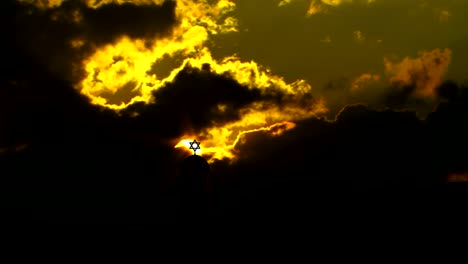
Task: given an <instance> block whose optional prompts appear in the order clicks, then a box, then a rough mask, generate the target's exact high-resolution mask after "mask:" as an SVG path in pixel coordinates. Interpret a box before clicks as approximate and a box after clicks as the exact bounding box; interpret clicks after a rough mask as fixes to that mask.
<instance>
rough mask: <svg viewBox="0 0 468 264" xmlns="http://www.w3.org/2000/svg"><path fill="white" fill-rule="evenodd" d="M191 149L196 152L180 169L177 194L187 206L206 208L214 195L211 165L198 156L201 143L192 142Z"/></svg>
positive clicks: (186, 159)
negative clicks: (211, 195)
mask: <svg viewBox="0 0 468 264" xmlns="http://www.w3.org/2000/svg"><path fill="white" fill-rule="evenodd" d="M190 149H192V150H193V151H194V153H193V155H191V156H188V157H186V158H185V159H184V160H183V161H182V163H181V164H180V167H179V173H178V175H177V184H176V185H177V193H178V195H179V198H181V199H182V200H181V201H182V202H183V203H184V204H185V205H188V206H191V207H206V206H209V203H210V194H211V193H212V182H211V179H210V165H209V164H208V162H207V161H206V160H205V159H204V158H203V157H202V156H198V155H196V151H197V150H199V149H200V142H197V141H196V140H194V141H193V142H190Z"/></svg>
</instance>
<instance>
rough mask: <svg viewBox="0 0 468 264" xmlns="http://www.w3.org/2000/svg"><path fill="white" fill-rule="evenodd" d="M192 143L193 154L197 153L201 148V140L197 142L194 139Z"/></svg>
mask: <svg viewBox="0 0 468 264" xmlns="http://www.w3.org/2000/svg"><path fill="white" fill-rule="evenodd" d="M189 143H190V148H189V149H192V150H193V155H197V149H200V142H197V140H195V139H194V140H193V142H189Z"/></svg>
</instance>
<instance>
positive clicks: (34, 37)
mask: <svg viewBox="0 0 468 264" xmlns="http://www.w3.org/2000/svg"><path fill="white" fill-rule="evenodd" d="M175 5H176V4H175V2H174V1H165V2H164V3H163V4H162V5H133V4H130V3H125V4H121V5H119V4H107V5H103V6H102V7H100V8H90V7H88V6H86V5H85V4H84V3H83V1H77V0H74V1H64V2H63V3H62V5H60V6H59V7H55V8H49V9H42V8H37V7H36V6H34V5H30V4H24V3H23V4H21V3H18V2H17V1H12V0H8V1H5V3H3V2H2V7H1V8H2V11H1V12H2V15H5V16H4V17H3V19H4V21H3V23H2V26H3V27H4V28H6V29H7V31H8V33H7V34H6V39H10V40H11V42H12V43H13V42H14V43H15V45H17V46H18V47H20V48H21V49H24V50H25V52H27V54H28V56H30V59H33V60H36V61H37V62H40V63H42V64H44V66H46V67H47V70H49V71H51V72H53V73H54V74H57V75H59V76H61V77H62V78H64V79H66V80H73V81H78V80H80V78H81V77H82V75H81V74H80V70H81V68H80V65H79V64H80V63H81V60H83V59H84V58H85V57H86V56H87V55H89V54H91V53H92V52H93V51H94V50H95V48H96V47H99V46H102V45H105V44H110V43H113V42H114V41H116V40H117V39H118V38H120V37H122V36H128V37H130V38H134V39H142V40H145V41H148V42H147V44H148V45H150V44H151V40H154V39H155V38H160V37H164V36H168V35H170V34H171V33H172V29H173V28H174V26H176V25H177V23H178V21H177V20H176V17H175ZM11 14H15V16H12V15H11ZM4 36H5V35H4ZM73 43H75V44H73ZM74 45H75V46H74Z"/></svg>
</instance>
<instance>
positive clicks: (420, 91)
mask: <svg viewBox="0 0 468 264" xmlns="http://www.w3.org/2000/svg"><path fill="white" fill-rule="evenodd" d="M451 59H452V51H451V50H450V49H444V50H442V49H435V50H432V51H421V52H419V57H417V58H410V57H406V58H404V59H403V60H402V61H401V62H391V61H390V60H389V59H387V58H385V59H384V63H385V69H386V71H387V73H389V74H391V75H392V77H391V78H390V81H391V82H392V83H393V84H403V85H415V88H416V89H415V93H416V94H417V95H419V96H429V97H431V96H434V95H435V88H436V87H437V86H438V85H439V84H440V83H441V82H442V77H443V76H444V74H445V73H446V72H447V70H448V67H449V65H450V62H451Z"/></svg>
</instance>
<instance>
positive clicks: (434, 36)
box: [0, 0, 468, 191]
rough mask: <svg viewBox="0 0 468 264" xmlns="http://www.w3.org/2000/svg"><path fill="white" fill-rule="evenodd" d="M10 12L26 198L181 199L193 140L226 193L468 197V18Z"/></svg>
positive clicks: (300, 1)
mask: <svg viewBox="0 0 468 264" xmlns="http://www.w3.org/2000/svg"><path fill="white" fill-rule="evenodd" d="M0 5H1V6H0V9H1V11H0V12H1V13H2V14H1V20H2V21H1V24H2V35H4V36H5V41H4V43H2V44H1V45H2V51H3V53H4V62H3V64H4V66H5V67H6V70H5V71H3V73H2V76H1V86H0V89H1V93H0V100H1V102H2V103H1V106H0V112H1V115H0V125H1V129H0V130H1V131H0V158H1V159H2V164H4V166H5V168H6V169H5V171H7V170H11V171H12V172H11V174H8V175H10V176H9V177H8V179H9V180H8V181H7V182H8V184H11V185H12V186H16V185H15V184H20V183H19V182H23V181H18V180H17V179H18V177H20V176H19V175H29V176H27V177H26V178H27V179H28V180H26V182H27V184H26V185H28V184H30V185H31V186H34V185H36V184H39V183H40V184H44V185H47V184H52V185H54V186H62V184H63V185H64V186H69V187H70V188H71V186H74V187H73V188H75V186H88V187H89V186H94V185H95V186H101V185H102V186H107V187H105V188H110V189H112V190H114V189H115V188H120V187H122V186H125V185H126V184H125V182H127V181H128V182H130V183H129V186H130V187H128V188H131V189H132V190H136V189H138V188H139V184H141V183H142V182H146V183H147V184H145V188H149V187H148V186H149V185H148V182H147V181H150V182H151V183H152V184H155V185H157V186H158V187H155V189H158V188H159V189H158V190H162V191H164V190H165V188H166V187H165V186H166V185H165V184H170V183H168V182H171V177H172V176H171V175H172V174H171V173H172V171H173V167H176V164H178V162H180V160H181V159H182V158H183V157H185V156H186V155H190V153H191V150H189V146H190V145H189V142H190V141H191V140H193V139H197V140H199V141H201V145H200V147H201V150H200V151H199V152H197V154H200V155H201V156H203V157H204V158H205V159H207V160H208V162H209V163H210V165H211V166H212V169H213V175H214V177H219V179H218V180H219V181H220V182H221V183H220V185H221V186H224V187H226V186H230V183H231V182H236V184H239V185H249V184H252V185H254V186H257V185H259V184H260V185H261V184H263V183H265V182H268V181H273V182H274V184H273V183H271V184H273V186H276V185H275V184H279V185H281V184H280V183H279V182H282V181H283V180H285V181H287V182H289V183H290V184H292V185H294V184H298V183H297V182H304V181H305V182H309V183H310V182H315V181H327V182H328V181H331V182H446V181H447V180H448V181H466V180H468V174H467V173H468V164H467V163H468V162H467V160H468V159H467V158H466V147H467V146H468V143H467V142H468V141H467V136H466V135H467V134H466V132H468V128H467V122H468V121H467V120H468V119H466V118H467V117H468V115H467V103H468V102H467V92H466V88H465V87H466V85H467V81H468V72H467V70H466V69H467V67H468V50H467V48H466V47H468V30H467V28H466V24H467V21H466V18H467V15H468V2H467V1H464V0H444V1H440V0H258V1H257V0H219V1H218V0H177V1H165V0H135V1H130V0H128V1H125V0H101V1H98V0H69V1H66V0H49V1H47V0H17V1H14V0H8V1H2V3H1V4H0ZM7 57H8V58H7ZM9 57H11V59H10V58H9ZM57 164H60V166H64V168H66V169H64V170H62V169H59V167H60V166H59V165H57ZM311 164H313V169H312V170H309V173H310V175H309V174H307V175H306V174H303V171H304V169H306V168H308V167H309V166H311ZM171 166H172V167H171ZM383 168H384V169H383ZM63 171H67V172H69V173H70V175H68V174H67V173H65V175H62V173H63ZM39 172H43V173H47V174H48V175H49V176H50V177H48V178H45V179H41V180H40V179H38V178H36V177H32V176H31V174H36V173H39ZM272 173H273V174H278V175H280V176H275V177H273V178H265V177H264V176H259V175H262V174H268V175H271V174H272ZM67 175H68V176H67ZM117 175H118V176H117ZM147 175H153V176H151V177H152V178H151V180H148V179H149V178H148V177H149V176H147ZM155 175H156V176H155ZM247 175H256V176H255V177H254V176H252V177H250V176H247ZM257 176H258V177H257ZM305 179H307V180H305ZM90 182H93V184H91V183H90ZM109 182H113V184H111V185H112V186H114V187H115V186H118V187H115V188H114V187H108V183H109ZM46 183H47V184H46ZM8 184H5V185H4V186H9V185H8ZM20 185H21V184H20ZM299 185H301V184H299ZM236 186H237V185H236ZM224 187H223V188H224ZM64 188H65V187H64ZM83 188H85V187H83ZM99 188H101V187H99ZM103 188H104V187H103ZM113 188H114V189H113ZM226 188H228V189H229V188H231V187H226ZM246 188H247V187H246Z"/></svg>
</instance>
